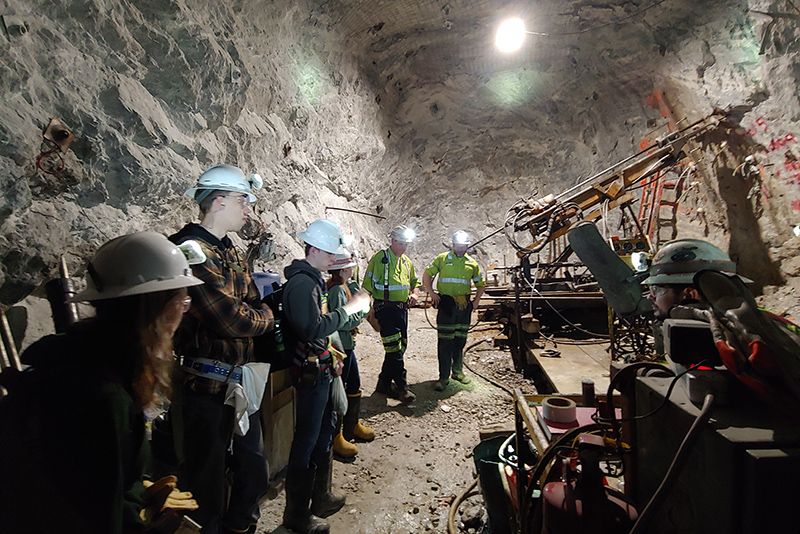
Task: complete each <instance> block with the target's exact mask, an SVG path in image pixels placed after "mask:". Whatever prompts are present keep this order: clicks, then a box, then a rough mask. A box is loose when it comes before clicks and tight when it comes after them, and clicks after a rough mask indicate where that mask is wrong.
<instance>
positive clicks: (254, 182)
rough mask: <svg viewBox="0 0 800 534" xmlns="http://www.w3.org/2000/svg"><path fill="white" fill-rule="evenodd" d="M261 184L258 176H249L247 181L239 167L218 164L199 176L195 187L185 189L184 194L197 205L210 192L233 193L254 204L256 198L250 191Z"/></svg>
mask: <svg viewBox="0 0 800 534" xmlns="http://www.w3.org/2000/svg"><path fill="white" fill-rule="evenodd" d="M263 183H264V181H263V180H262V179H261V176H259V175H258V174H251V175H250V178H249V179H248V178H246V177H245V175H244V173H243V172H242V170H241V169H240V168H239V167H234V166H233V165H225V164H220V165H214V166H213V167H211V168H209V169H208V170H207V171H206V172H204V173H203V174H201V175H200V178H199V179H198V180H197V185H196V186H194V187H192V188H191V189H187V190H186V194H187V195H188V196H190V197H192V198H193V199H194V200H196V201H197V202H198V203H199V202H200V201H201V200H203V199H204V198H205V197H206V196H207V195H208V193H209V192H211V191H214V190H219V191H233V192H234V193H242V194H245V195H247V198H248V200H249V201H250V202H255V201H256V196H255V195H254V194H253V193H252V192H251V191H252V190H254V189H261V186H262V185H263ZM200 191H205V194H203V193H200V194H198V192H200Z"/></svg>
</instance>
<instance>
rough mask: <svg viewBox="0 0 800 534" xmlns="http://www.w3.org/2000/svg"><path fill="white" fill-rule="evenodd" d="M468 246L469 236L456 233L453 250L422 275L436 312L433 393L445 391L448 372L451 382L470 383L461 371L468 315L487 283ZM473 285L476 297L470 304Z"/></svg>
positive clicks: (433, 263) (440, 256) (460, 231)
mask: <svg viewBox="0 0 800 534" xmlns="http://www.w3.org/2000/svg"><path fill="white" fill-rule="evenodd" d="M469 244H470V241H469V235H468V234H467V233H466V232H465V231H463V230H459V231H458V232H456V233H455V234H454V235H453V250H451V251H448V252H442V253H441V254H439V255H438V256H436V258H434V260H433V261H432V262H431V264H430V265H428V267H427V268H426V269H425V273H424V274H423V275H422V286H423V287H424V288H425V291H427V292H428V295H430V298H431V303H432V304H433V306H434V308H438V309H439V313H438V315H437V316H436V323H437V327H436V329H437V331H438V335H439V345H438V355H439V381H438V382H436V386H435V389H436V391H444V388H445V387H447V383H448V381H449V378H448V377H450V376H451V375H450V371H451V369H452V378H453V379H454V380H458V381H459V382H461V383H462V384H469V383H470V379H469V377H468V376H466V375H465V374H464V370H463V365H464V354H463V350H464V345H466V344H467V332H468V331H469V324H470V316H471V315H472V310H474V309H476V308H477V307H478V304H479V303H480V301H481V297H482V296H483V292H484V291H486V281H485V280H484V279H483V273H482V272H481V268H480V266H479V265H478V262H476V261H475V260H474V259H472V258H471V257H470V256H469V255H468V254H467V248H468V247H469ZM437 274H438V275H439V278H438V281H437V283H436V288H437V289H438V290H439V292H438V293H437V292H436V291H434V290H433V277H434V276H436V275H437ZM473 284H474V285H475V298H474V299H473V300H472V302H470V295H471V293H472V285H473Z"/></svg>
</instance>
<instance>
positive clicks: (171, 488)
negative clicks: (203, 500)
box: [139, 475, 198, 523]
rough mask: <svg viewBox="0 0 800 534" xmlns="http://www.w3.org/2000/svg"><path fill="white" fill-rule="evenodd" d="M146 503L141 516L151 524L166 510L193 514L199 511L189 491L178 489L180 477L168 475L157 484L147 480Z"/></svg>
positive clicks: (145, 483) (145, 489) (145, 482)
mask: <svg viewBox="0 0 800 534" xmlns="http://www.w3.org/2000/svg"><path fill="white" fill-rule="evenodd" d="M143 484H144V503H145V507H144V509H142V511H141V513H140V514H139V515H140V516H141V517H142V519H143V520H144V522H145V523H150V522H152V521H153V520H154V519H156V518H157V517H158V515H159V514H160V513H161V512H163V511H164V510H178V511H181V512H191V511H192V510H197V508H198V506H197V501H195V500H194V499H193V498H192V494H191V493H190V492H188V491H180V490H179V489H178V488H177V484H178V477H176V476H174V475H168V476H165V477H163V478H160V479H158V480H157V481H155V482H152V481H150V480H145V481H144V482H143Z"/></svg>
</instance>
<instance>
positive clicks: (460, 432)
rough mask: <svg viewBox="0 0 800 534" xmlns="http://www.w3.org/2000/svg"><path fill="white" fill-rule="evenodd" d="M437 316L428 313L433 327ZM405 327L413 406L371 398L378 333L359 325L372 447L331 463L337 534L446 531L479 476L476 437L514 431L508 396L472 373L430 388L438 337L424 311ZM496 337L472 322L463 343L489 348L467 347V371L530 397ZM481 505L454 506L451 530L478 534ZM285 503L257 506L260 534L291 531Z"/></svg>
mask: <svg viewBox="0 0 800 534" xmlns="http://www.w3.org/2000/svg"><path fill="white" fill-rule="evenodd" d="M435 313H436V312H435V310H428V315H429V317H430V320H431V322H434V321H435ZM409 323H410V324H409V348H408V351H407V352H406V369H407V372H408V381H409V384H410V387H411V390H412V391H413V392H414V393H415V394H416V395H417V399H416V401H415V402H414V403H413V404H411V405H410V406H404V405H402V404H400V403H399V402H398V401H396V400H394V399H387V398H386V397H385V396H384V395H380V394H377V393H374V388H375V384H376V383H377V381H378V374H379V372H380V368H381V365H382V363H383V350H382V347H381V343H380V336H379V335H378V334H377V333H376V332H374V331H372V329H371V328H370V327H369V326H368V325H366V324H365V325H363V326H362V327H361V329H362V331H363V333H362V334H360V335H359V337H358V339H357V346H356V356H357V357H358V365H359V368H360V372H361V381H362V385H363V390H364V397H363V402H362V414H363V417H362V419H363V421H364V423H365V424H367V425H368V426H371V427H372V428H374V429H375V432H376V435H377V437H376V439H375V441H374V442H372V443H363V444H358V451H359V452H358V455H357V456H356V457H355V459H354V460H352V461H350V462H347V463H344V462H341V461H337V462H335V463H334V476H333V485H334V488H338V489H339V490H343V491H344V492H346V494H347V504H346V505H345V506H344V508H343V509H342V510H341V511H339V512H338V513H337V514H335V515H333V516H331V517H330V518H328V521H329V522H330V524H331V531H332V532H334V533H338V534H359V533H364V534H367V533H369V534H412V533H419V532H447V516H448V511H449V506H450V503H451V502H452V501H453V500H454V499H455V498H456V496H458V495H460V494H461V493H462V492H464V491H465V490H466V489H467V488H468V487H469V486H470V484H471V483H472V481H473V480H474V478H475V476H476V475H475V465H474V460H473V458H472V451H473V448H474V447H475V446H476V445H477V444H478V442H479V437H478V436H479V434H478V430H479V429H480V428H484V427H488V426H493V425H498V424H501V425H506V426H507V427H509V428H512V427H513V424H514V410H513V403H512V400H511V395H510V394H509V393H508V392H506V391H504V390H503V389H501V388H499V387H497V386H495V385H493V384H491V383H490V382H489V381H487V380H484V379H482V378H480V377H479V376H477V375H476V374H475V372H473V371H470V369H465V372H466V373H467V375H468V376H470V378H472V383H471V384H469V385H462V384H460V383H458V382H455V381H453V380H451V381H450V385H449V386H448V387H447V389H446V390H445V391H443V392H437V391H435V390H434V389H433V386H434V384H435V380H436V379H437V374H438V371H437V369H438V367H437V359H436V330H435V329H433V328H432V327H431V326H430V325H429V324H428V322H427V321H426V317H425V310H423V309H412V310H411V312H410V317H409ZM434 324H435V323H434ZM498 333H499V332H498V330H497V329H496V328H494V329H493V328H492V326H491V325H489V324H483V323H479V324H478V325H477V326H476V328H475V329H474V330H473V331H472V332H471V333H470V337H469V339H468V342H467V346H468V347H469V346H470V345H471V344H472V343H474V342H476V341H478V340H480V339H487V340H488V342H484V343H480V344H478V345H476V346H475V347H473V348H472V349H471V350H470V351H469V352H468V354H467V356H466V358H465V361H466V364H467V365H468V366H469V367H470V368H472V369H473V370H474V371H477V372H478V373H480V374H482V375H483V376H486V377H488V378H490V379H491V380H493V381H495V382H498V383H500V384H502V385H504V386H505V387H507V388H508V389H509V390H512V389H513V388H520V389H521V390H522V391H523V393H526V394H533V393H535V388H534V386H533V384H532V383H531V381H530V380H527V379H524V378H522V376H521V375H520V374H517V373H515V372H514V369H513V363H512V361H511V355H510V352H509V351H508V350H507V349H505V350H503V349H498V348H495V347H493V344H492V342H491V338H492V337H493V336H495V335H497V334H498ZM481 503H482V500H481V498H480V496H476V497H472V498H470V499H468V500H467V501H466V502H465V503H463V504H462V505H461V506H460V507H459V514H458V516H456V528H457V530H461V531H462V532H473V533H474V532H481V531H482V529H483V524H482V521H483V520H485V517H486V516H485V511H484V510H483V507H482V506H480V505H481ZM284 504H285V499H284V493H283V492H280V493H279V495H278V496H277V497H276V498H275V499H273V500H269V501H266V502H265V503H264V505H263V507H262V518H261V521H260V522H259V530H258V532H265V533H274V534H284V533H288V532H290V531H288V530H286V529H284V528H283V527H282V526H280V525H281V517H282V514H283V508H284ZM462 514H463V517H462ZM462 520H463V521H465V522H466V523H467V525H470V526H469V527H467V526H466V525H465V524H464V523H463V522H462Z"/></svg>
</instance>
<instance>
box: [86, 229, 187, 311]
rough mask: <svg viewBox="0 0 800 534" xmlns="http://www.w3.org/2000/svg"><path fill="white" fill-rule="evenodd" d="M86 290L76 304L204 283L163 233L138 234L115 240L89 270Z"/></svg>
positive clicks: (100, 252) (92, 262)
mask: <svg viewBox="0 0 800 534" xmlns="http://www.w3.org/2000/svg"><path fill="white" fill-rule="evenodd" d="M87 270H88V276H87V287H86V289H85V290H83V291H81V292H80V293H78V294H77V295H75V296H74V297H73V298H72V299H71V300H72V301H73V302H86V301H92V300H105V299H113V298H119V297H127V296H130V295H141V294H143V293H155V292H156V291H166V290H169V289H178V288H181V287H189V286H197V285H200V284H202V283H203V281H202V280H200V279H199V278H195V277H194V276H192V270H191V268H189V263H188V262H187V261H186V257H185V256H184V255H183V252H181V250H180V249H179V248H178V247H177V246H176V245H175V244H174V243H172V242H171V241H169V240H168V239H167V238H166V237H164V236H163V235H162V234H159V233H157V232H139V233H136V234H129V235H124V236H122V237H117V238H116V239H112V240H111V241H109V242H108V243H106V244H105V245H103V246H102V247H100V248H99V249H98V250H97V253H96V254H95V255H94V258H92V261H90V262H89V265H88V267H87Z"/></svg>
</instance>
